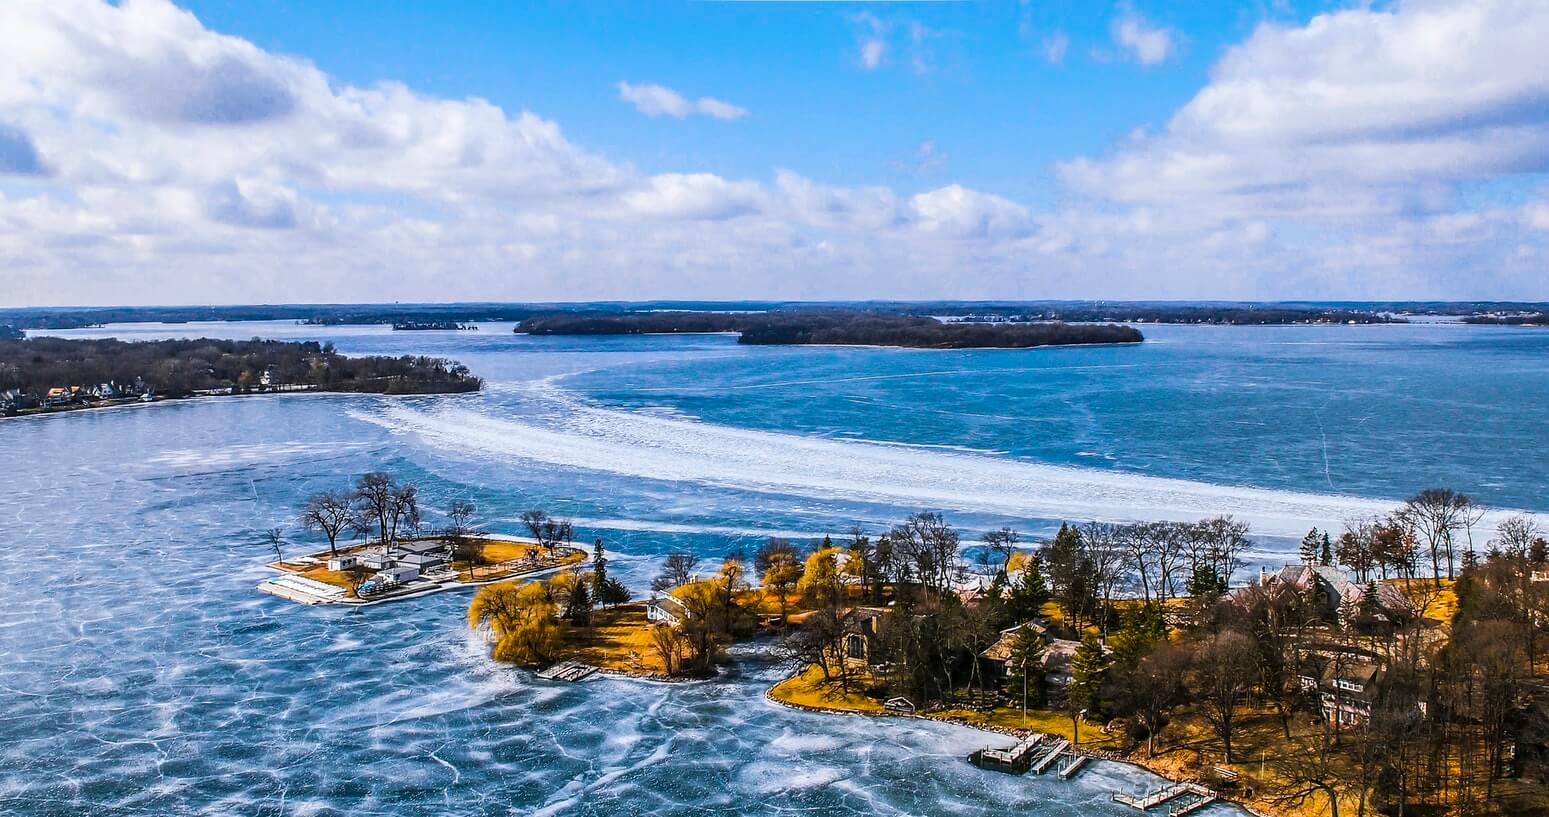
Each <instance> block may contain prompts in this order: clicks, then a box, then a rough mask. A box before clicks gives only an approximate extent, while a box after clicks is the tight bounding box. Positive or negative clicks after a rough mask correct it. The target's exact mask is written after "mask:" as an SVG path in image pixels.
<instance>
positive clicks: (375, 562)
mask: <svg viewBox="0 0 1549 817" xmlns="http://www.w3.org/2000/svg"><path fill="white" fill-rule="evenodd" d="M359 564H360V566H361V567H364V568H366V569H368V570H386V569H387V568H389V567H392V566H393V564H394V561H393V557H392V556H390V555H388V553H387V548H384V547H373V548H366V549H365V550H363V551H361V553H360V562H359Z"/></svg>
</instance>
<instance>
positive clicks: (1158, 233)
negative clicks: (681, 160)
mask: <svg viewBox="0 0 1549 817" xmlns="http://www.w3.org/2000/svg"><path fill="white" fill-rule="evenodd" d="M1546 15H1549V7H1545V6H1542V5H1539V4H1536V3H1525V2H1523V3H1511V2H1508V1H1507V0H1495V1H1494V2H1483V0H1482V1H1481V2H1480V3H1477V4H1475V5H1472V6H1469V7H1464V8H1457V7H1453V6H1450V5H1442V4H1441V3H1440V2H1439V0H1424V1H1423V2H1413V1H1412V2H1407V3H1401V4H1399V5H1397V6H1394V7H1392V8H1390V9H1387V10H1384V11H1370V10H1359V9H1357V10H1351V11H1344V12H1339V13H1337V14H1332V15H1326V16H1324V17H1320V18H1318V19H1316V20H1314V21H1312V23H1310V24H1308V25H1306V26H1302V27H1286V26H1264V27H1261V28H1260V29H1259V30H1258V31H1256V32H1255V33H1254V34H1253V35H1252V36H1251V37H1250V38H1249V39H1248V40H1247V41H1246V42H1244V43H1242V44H1240V45H1238V46H1237V47H1235V48H1233V49H1231V50H1230V51H1228V52H1227V53H1226V55H1225V56H1224V57H1223V58H1222V59H1221V61H1220V62H1219V64H1218V65H1217V66H1216V67H1215V68H1214V70H1213V72H1212V75H1211V79H1210V83H1209V84H1208V85H1207V86H1206V87H1205V88H1204V89H1203V90H1201V91H1200V93H1199V94H1198V95H1196V97H1195V99H1193V100H1191V101H1190V102H1189V103H1188V104H1187V105H1185V106H1183V107H1182V108H1181V109H1180V110H1179V111H1177V113H1176V114H1175V115H1174V116H1173V117H1172V119H1171V121H1169V122H1168V123H1166V125H1165V126H1164V127H1161V128H1157V129H1153V130H1149V131H1148V130H1138V131H1137V132H1136V135H1135V136H1134V137H1133V138H1132V139H1127V140H1125V141H1123V142H1121V143H1120V144H1118V145H1116V146H1115V148H1114V150H1113V152H1112V153H1111V154H1110V155H1107V156H1101V157H1092V158H1087V159H1080V160H1075V161H1071V162H1067V163H1064V164H1062V165H1060V166H1059V168H1058V176H1059V178H1060V179H1061V180H1063V181H1064V183H1065V187H1064V188H1063V189H1061V190H1057V191H1054V192H1055V193H1056V195H1055V196H1053V197H1052V198H1053V199H1055V200H1057V201H1058V202H1059V203H1058V204H1057V205H1055V206H1052V208H1050V209H1045V210H1041V211H1040V210H1034V209H1031V208H1029V207H1027V206H1026V205H1024V204H1022V203H1019V202H1016V201H1013V200H1012V199H1010V198H1007V197H1006V196H1005V195H995V194H992V193H990V192H986V191H982V190H973V189H970V188H968V187H966V186H964V185H962V184H956V183H951V180H949V179H943V180H941V182H939V183H938V182H932V183H931V186H932V189H927V190H923V191H920V190H910V191H907V192H899V191H897V190H894V189H892V188H889V187H885V186H878V185H834V184H828V183H825V182H823V181H821V180H815V179H811V178H807V177H805V176H802V175H799V174H797V173H794V172H791V171H786V170H774V171H773V172H772V173H770V174H769V177H768V178H726V177H723V176H719V175H715V174H711V173H704V172H698V171H700V170H701V168H695V167H683V168H675V170H677V171H679V172H671V173H661V174H657V175H650V174H645V173H642V172H640V171H639V170H636V169H635V168H633V167H631V166H630V165H629V164H628V163H626V162H621V161H618V160H615V159H613V158H610V157H608V156H604V155H601V154H600V153H598V152H597V151H595V150H592V149H589V148H587V147H585V146H582V145H578V144H575V143H574V142H572V141H571V140H570V139H569V138H567V136H566V135H565V133H564V132H563V130H562V129H561V127H560V125H559V124H558V123H556V122H554V121H552V120H550V119H547V118H544V117H543V116H541V115H539V114H537V113H534V112H530V111H522V110H507V109H503V108H501V107H499V106H496V105H494V104H491V103H490V102H487V101H484V100H480V99H477V98H468V99H448V98H443V97H436V96H431V95H427V94H423V93H420V92H417V91H415V90H414V89H411V88H409V87H406V86H404V85H402V84H398V83H394V82H381V83H377V84H372V85H364V86H356V85H350V84H348V83H345V82H342V81H340V80H338V79H337V78H335V77H330V76H328V75H326V74H324V73H323V72H322V71H320V70H319V69H318V68H317V67H316V66H314V65H312V64H310V63H308V62H306V61H304V60H301V59H296V58H292V57H285V56H279V55H276V54H273V53H270V52H267V51H264V50H262V49H259V48H257V47H256V46H254V45H252V44H251V43H248V42H246V41H244V40H241V39H237V38H233V37H228V36H223V35H220V34H218V33H216V32H212V31H210V30H208V29H206V28H205V27H204V26H203V25H202V24H201V23H200V22H199V21H198V20H197V19H196V18H195V17H194V16H193V15H191V14H188V13H187V12H184V11H181V10H178V9H177V8H175V7H173V6H171V5H170V4H168V3H167V2H165V1H164V0H125V2H124V3H123V4H121V5H118V6H113V5H108V4H106V3H102V2H98V1H97V0H13V2H10V3H0V303H9V304H45V303H63V302H71V303H115V302H116V303H144V302H157V301H166V300H168V299H169V298H172V299H178V300H188V301H206V302H208V301H227V302H264V301H267V302H273V301H359V300H391V299H405V300H409V299H416V300H459V299H461V300H490V299H520V300H549V299H556V300H567V299H619V298H661V297H691V298H749V297H760V298H875V297H898V298H939V297H958V298H976V297H984V298H1008V297H1044V296H1050V297H1108V298H1113V297H1133V298H1186V297H1217V298H1251V297H1296V298H1302V297H1318V296H1325V297H1394V296H1409V297H1449V296H1451V297H1535V296H1536V297H1544V296H1545V295H1549V292H1546V291H1545V289H1544V287H1545V286H1546V281H1545V278H1544V276H1543V269H1542V260H1543V259H1544V258H1546V257H1549V251H1546V249H1545V248H1546V245H1549V209H1546V207H1549V204H1546V203H1545V202H1546V199H1545V196H1544V191H1542V190H1540V191H1538V192H1537V195H1536V196H1535V197H1531V200H1532V202H1533V203H1530V204H1526V205H1523V204H1514V205H1512V206H1509V207H1508V206H1506V205H1502V206H1500V207H1498V208H1494V209H1483V210H1482V209H1480V208H1478V207H1473V208H1467V207H1462V206H1460V205H1459V204H1458V203H1457V201H1458V197H1457V196H1456V195H1455V191H1456V189H1457V188H1458V186H1459V185H1464V184H1468V183H1470V182H1474V181H1478V180H1486V181H1488V180H1493V179H1498V178H1502V177H1507V178H1509V177H1513V176H1516V175H1520V174H1525V173H1534V172H1542V171H1543V170H1545V169H1546V160H1545V157H1546V156H1549V136H1546V135H1545V134H1549V128H1546V127H1545V125H1546V124H1549V122H1546V117H1549V114H1546V113H1545V111H1549V106H1546V105H1545V104H1544V102H1545V100H1549V88H1546V84H1549V79H1546V77H1549V64H1546V59H1549V56H1546V55H1545V54H1544V53H1542V52H1543V49H1541V48H1538V47H1537V42H1536V40H1535V39H1534V32H1541V31H1544V30H1549V19H1545V18H1546ZM868 30H870V29H868ZM905 32H906V29H903V28H898V29H897V30H896V31H894V32H892V33H893V34H894V36H895V37H897V36H903V34H904V33H905ZM908 47H909V43H908V42H907V41H904V42H902V43H901V44H900V48H901V49H907V48H908ZM905 53H907V51H905ZM878 60H879V63H878V64H882V63H884V62H885V61H886V60H885V58H883V57H882V56H880V54H879V56H878ZM1356 66H1359V67H1360V70H1355V67H1356ZM629 87H630V88H633V89H640V88H646V87H648V86H629ZM663 90H668V91H669V93H672V92H670V89H663ZM621 91H622V88H621ZM673 97H675V98H676V99H677V100H681V105H687V106H691V107H692V108H693V111H694V112H695V113H701V112H702V113H705V114H706V115H713V113H712V112H710V111H708V110H705V111H701V110H700V107H699V106H700V105H701V103H703V102H704V101H705V100H702V99H701V100H692V101H691V100H689V99H688V98H686V97H683V96H682V95H681V94H675V93H673V96H672V97H663V99H665V101H661V100H658V102H657V103H656V104H659V105H660V106H662V107H661V111H662V112H661V114H660V115H676V114H673V113H672V112H671V111H672V110H674V109H676V110H683V109H682V108H681V107H675V106H678V105H679V104H680V103H678V102H676V101H674V99H673ZM731 107H733V108H735V106H731ZM739 110H740V109H739ZM722 113H729V111H724V110H723V111H722ZM684 115H690V114H688V113H685V114H684ZM940 156H941V153H940V151H939V150H938V149H936V148H935V147H934V146H933V145H931V144H929V143H921V145H920V146H919V149H918V151H917V153H913V154H910V156H909V157H908V158H909V159H910V161H909V163H908V168H911V169H912V168H913V167H914V164H915V163H916V162H918V163H922V164H925V165H927V166H929V165H931V164H933V163H937V162H938V161H939V157H940ZM905 172H907V170H906V171H905ZM169 293H173V294H171V295H169Z"/></svg>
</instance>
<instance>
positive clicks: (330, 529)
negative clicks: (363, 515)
mask: <svg viewBox="0 0 1549 817" xmlns="http://www.w3.org/2000/svg"><path fill="white" fill-rule="evenodd" d="M356 514H357V510H356V508H355V498H354V497H353V496H351V495H350V494H347V493H344V492H343V491H323V492H322V493H318V494H313V495H312V497H311V498H309V499H308V500H307V504H306V505H305V506H304V507H303V508H302V509H301V527H302V528H304V529H306V530H315V531H322V533H323V535H324V536H327V537H328V552H329V553H331V554H333V555H335V556H337V555H338V554H339V534H340V533H343V532H344V531H345V530H346V529H348V528H349V527H350V526H351V525H352V524H353V523H354V522H355V517H356Z"/></svg>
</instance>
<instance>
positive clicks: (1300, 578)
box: [1236, 564, 1418, 627]
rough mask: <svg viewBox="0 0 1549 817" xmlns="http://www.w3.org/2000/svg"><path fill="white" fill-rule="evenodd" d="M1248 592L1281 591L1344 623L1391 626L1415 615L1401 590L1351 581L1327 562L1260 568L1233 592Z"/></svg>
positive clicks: (1381, 584) (1244, 593)
mask: <svg viewBox="0 0 1549 817" xmlns="http://www.w3.org/2000/svg"><path fill="white" fill-rule="evenodd" d="M1249 593H1269V594H1271V595H1281V596H1283V597H1286V598H1287V600H1288V601H1291V602H1293V603H1294V604H1297V605H1311V606H1312V607H1313V608H1315V609H1312V610H1308V611H1307V612H1310V613H1314V614H1316V615H1317V616H1318V617H1320V618H1322V619H1325V620H1327V621H1337V622H1340V623H1341V624H1344V625H1346V626H1349V625H1352V624H1357V623H1360V624H1363V625H1365V626H1377V627H1383V626H1393V625H1401V624H1406V623H1408V622H1411V621H1413V620H1414V619H1415V617H1416V616H1417V615H1418V611H1416V610H1415V608H1414V604H1413V603H1412V602H1410V600H1409V597H1408V596H1405V595H1404V593H1403V591H1401V590H1399V589H1398V588H1397V587H1394V586H1393V585H1391V584H1387V583H1385V582H1377V581H1371V582H1367V583H1365V584H1360V583H1357V582H1353V581H1351V580H1350V579H1349V578H1348V577H1347V576H1345V574H1344V573H1343V572H1342V571H1340V570H1339V569H1338V568H1336V567H1330V566H1328V565H1306V564H1297V565H1286V566H1284V567H1282V568H1280V570H1278V571H1276V572H1274V573H1270V572H1269V571H1268V570H1266V569H1264V568H1262V567H1261V568H1259V577H1258V580H1257V581H1255V582H1254V583H1253V584H1251V585H1249V586H1248V587H1246V588H1243V589H1242V590H1239V591H1237V593H1236V595H1237V596H1238V597H1239V598H1241V597H1243V596H1244V595H1246V594H1249Z"/></svg>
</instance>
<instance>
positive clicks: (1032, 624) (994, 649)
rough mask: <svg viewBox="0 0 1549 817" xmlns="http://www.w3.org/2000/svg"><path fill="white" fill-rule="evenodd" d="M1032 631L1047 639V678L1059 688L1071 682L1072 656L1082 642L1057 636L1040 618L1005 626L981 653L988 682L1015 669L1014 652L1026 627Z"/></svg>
mask: <svg viewBox="0 0 1549 817" xmlns="http://www.w3.org/2000/svg"><path fill="white" fill-rule="evenodd" d="M1024 630H1026V631H1031V632H1032V633H1034V634H1035V635H1037V636H1038V637H1039V638H1040V639H1042V640H1043V658H1042V664H1043V679H1044V683H1045V684H1046V685H1048V686H1050V687H1052V688H1055V689H1064V688H1065V687H1067V686H1070V659H1071V658H1072V657H1073V656H1074V655H1075V654H1076V650H1078V649H1080V647H1081V642H1079V641H1071V640H1069V639H1065V638H1055V637H1054V636H1053V634H1051V633H1050V632H1049V628H1047V627H1045V626H1043V625H1042V624H1039V623H1038V622H1036V621H1029V622H1027V623H1025V624H1018V625H1017V626H1015V627H1009V628H1007V629H1005V630H1001V632H1000V638H999V639H997V640H996V641H995V643H994V644H991V645H990V646H989V647H987V648H986V649H985V650H984V651H983V652H981V653H979V665H980V668H981V670H982V671H983V672H984V678H985V680H986V681H988V682H992V683H1000V682H1001V681H1003V680H1005V678H1006V677H1007V676H1008V675H1010V674H1011V673H1012V671H1013V670H1014V669H1015V668H1014V667H1011V666H1010V661H1011V659H1012V653H1013V651H1014V650H1015V649H1016V643H1017V640H1018V639H1019V638H1021V636H1022V633H1023V631H1024Z"/></svg>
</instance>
